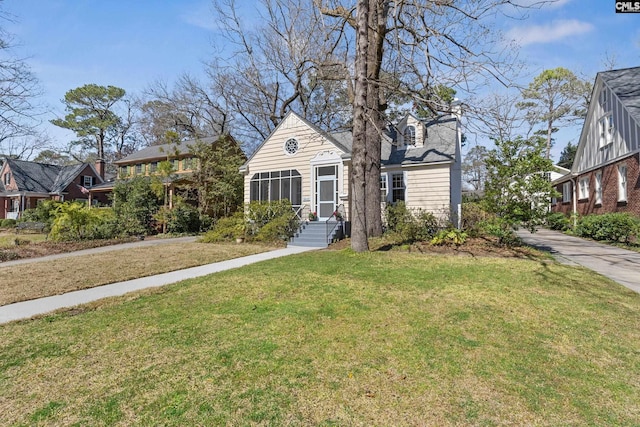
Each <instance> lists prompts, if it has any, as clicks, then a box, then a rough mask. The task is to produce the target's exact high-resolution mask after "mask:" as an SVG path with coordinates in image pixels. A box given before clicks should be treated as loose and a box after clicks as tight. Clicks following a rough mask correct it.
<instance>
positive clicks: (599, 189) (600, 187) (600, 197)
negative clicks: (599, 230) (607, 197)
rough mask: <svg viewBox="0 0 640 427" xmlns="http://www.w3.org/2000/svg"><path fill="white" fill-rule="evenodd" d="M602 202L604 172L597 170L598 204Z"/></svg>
mask: <svg viewBox="0 0 640 427" xmlns="http://www.w3.org/2000/svg"><path fill="white" fill-rule="evenodd" d="M601 204H602V172H596V205H601Z"/></svg>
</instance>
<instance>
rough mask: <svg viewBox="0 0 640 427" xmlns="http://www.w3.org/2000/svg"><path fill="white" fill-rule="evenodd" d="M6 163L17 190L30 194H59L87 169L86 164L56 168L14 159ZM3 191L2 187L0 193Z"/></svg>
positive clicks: (7, 160)
mask: <svg viewBox="0 0 640 427" xmlns="http://www.w3.org/2000/svg"><path fill="white" fill-rule="evenodd" d="M6 162H7V164H8V165H9V168H10V169H11V173H12V174H13V179H14V180H15V182H16V185H17V186H18V190H19V191H28V192H32V193H54V194H58V193H61V192H63V191H64V190H65V189H66V188H67V187H68V186H69V184H70V183H71V182H72V181H73V180H74V179H75V178H76V177H77V176H78V174H79V173H80V172H82V170H83V169H84V168H85V167H87V163H82V164H78V165H72V166H58V165H48V164H45V163H35V162H28V161H25V160H15V159H6ZM4 190H5V188H4V186H2V188H1V189H0V191H4Z"/></svg>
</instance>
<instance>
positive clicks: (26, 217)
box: [21, 200, 69, 231]
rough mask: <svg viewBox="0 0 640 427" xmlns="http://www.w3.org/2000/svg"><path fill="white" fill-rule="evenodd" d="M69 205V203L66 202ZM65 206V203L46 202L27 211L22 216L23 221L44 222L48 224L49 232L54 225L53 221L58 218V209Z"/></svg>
mask: <svg viewBox="0 0 640 427" xmlns="http://www.w3.org/2000/svg"><path fill="white" fill-rule="evenodd" d="M66 203H67V204H68V203H69V202H66ZM63 204H65V202H58V201H56V200H44V201H42V202H40V203H38V205H37V206H36V207H35V208H33V209H27V210H26V211H24V213H23V214H22V218H21V221H25V222H26V221H33V222H42V223H44V224H46V226H45V230H46V231H48V230H50V229H51V226H52V225H53V220H54V219H55V218H56V213H57V212H58V208H59V207H60V206H61V205H63Z"/></svg>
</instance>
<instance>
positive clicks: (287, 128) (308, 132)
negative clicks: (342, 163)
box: [244, 114, 348, 206]
mask: <svg viewBox="0 0 640 427" xmlns="http://www.w3.org/2000/svg"><path fill="white" fill-rule="evenodd" d="M289 138H295V139H297V140H298V147H299V148H298V151H297V153H295V154H294V155H289V154H287V153H285V151H284V143H285V141H287V140H288V139H289ZM320 152H333V153H334V155H338V156H340V155H342V154H344V153H343V151H341V150H340V149H338V148H337V147H336V146H335V145H333V144H332V143H331V142H329V141H328V140H327V139H326V138H325V137H323V136H322V135H320V134H319V133H318V132H316V131H315V130H314V129H313V128H311V127H309V126H308V125H307V124H306V123H304V122H303V121H302V120H300V118H299V117H298V116H296V115H295V114H289V115H288V116H287V117H286V118H285V120H284V121H283V122H282V123H281V124H280V125H279V126H278V127H277V128H276V130H275V131H274V132H273V133H272V134H271V136H269V138H268V139H267V140H266V142H265V143H264V144H263V145H262V146H261V147H260V148H259V150H258V151H257V152H256V153H255V154H254V155H253V157H252V158H251V159H250V160H249V162H248V163H247V168H248V173H246V175H245V178H244V202H245V203H249V201H250V185H249V182H250V180H251V177H253V176H254V174H256V173H260V172H271V171H280V170H287V169H296V170H297V171H298V172H300V175H302V205H303V206H304V205H311V201H312V194H311V189H312V188H311V187H312V181H311V163H310V162H311V159H312V158H314V157H316V155H317V154H318V153H320ZM347 171H348V168H346V167H345V168H344V174H343V180H342V183H343V194H346V193H347V185H348V175H347ZM341 203H344V204H345V206H346V202H341Z"/></svg>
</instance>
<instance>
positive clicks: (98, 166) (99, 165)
mask: <svg viewBox="0 0 640 427" xmlns="http://www.w3.org/2000/svg"><path fill="white" fill-rule="evenodd" d="M96 171H97V172H98V175H100V178H102V180H103V181H104V160H102V159H98V160H96Z"/></svg>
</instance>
